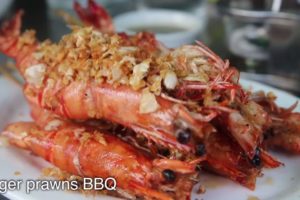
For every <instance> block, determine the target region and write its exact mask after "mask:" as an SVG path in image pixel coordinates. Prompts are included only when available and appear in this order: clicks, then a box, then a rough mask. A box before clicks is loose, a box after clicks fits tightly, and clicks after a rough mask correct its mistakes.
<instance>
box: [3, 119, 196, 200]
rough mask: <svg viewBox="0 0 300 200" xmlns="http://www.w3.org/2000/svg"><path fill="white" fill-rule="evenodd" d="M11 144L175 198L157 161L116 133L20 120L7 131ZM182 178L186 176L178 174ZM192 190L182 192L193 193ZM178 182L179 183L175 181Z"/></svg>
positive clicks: (129, 187) (141, 191)
mask: <svg viewBox="0 0 300 200" xmlns="http://www.w3.org/2000/svg"><path fill="white" fill-rule="evenodd" d="M3 135H4V136H6V137H7V138H8V139H9V141H10V143H11V144H14V145H16V146H18V147H21V148H23V149H27V150H30V151H32V152H33V153H35V154H36V155H38V156H40V157H42V158H44V159H45V160H47V161H49V162H50V163H52V164H54V165H55V166H57V167H58V168H60V169H62V170H64V171H67V172H69V173H71V174H75V175H78V176H82V177H101V178H108V177H113V178H115V179H116V181H117V184H118V185H117V187H119V188H121V189H123V190H126V191H129V193H130V192H133V194H134V195H137V196H139V195H140V196H146V197H147V198H149V199H151V198H154V199H172V198H171V196H169V195H168V194H166V193H164V192H159V189H160V188H159V186H160V185H162V184H164V183H165V182H164V179H163V177H162V175H161V172H160V170H159V168H156V167H155V165H154V164H153V161H152V160H151V159H150V158H149V157H147V156H146V155H144V154H143V153H141V152H139V151H137V150H136V149H134V148H133V147H131V146H130V145H128V144H126V143H124V142H122V141H121V140H119V139H118V138H115V137H114V136H110V135H108V134H103V133H101V132H99V131H94V130H92V129H88V128H86V127H85V128H84V127H80V126H76V125H73V124H68V123H64V124H62V125H61V126H60V127H57V128H55V130H49V131H45V130H43V129H41V128H39V127H37V126H36V125H35V124H34V123H29V122H28V123H26V122H19V123H15V124H12V125H9V126H8V127H7V128H6V130H5V131H4V132H3ZM177 181H178V182H179V183H178V184H182V183H181V182H180V181H182V179H180V178H178V180H177ZM186 184H188V185H190V188H189V191H185V192H181V193H180V194H181V195H183V196H181V197H182V198H186V196H184V195H189V193H190V189H191V187H192V184H191V182H189V181H186ZM175 185H176V184H175Z"/></svg>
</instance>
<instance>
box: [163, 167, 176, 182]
mask: <svg viewBox="0 0 300 200" xmlns="http://www.w3.org/2000/svg"><path fill="white" fill-rule="evenodd" d="M162 174H163V176H164V178H165V180H166V181H168V182H173V181H175V179H176V175H175V173H174V172H173V171H172V170H170V169H165V170H164V171H163V172H162Z"/></svg>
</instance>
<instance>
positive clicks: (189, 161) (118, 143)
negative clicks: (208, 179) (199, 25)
mask: <svg viewBox="0 0 300 200" xmlns="http://www.w3.org/2000/svg"><path fill="white" fill-rule="evenodd" d="M74 9H75V11H76V12H77V14H78V16H79V20H72V23H71V22H70V23H69V26H70V28H71V31H70V33H68V34H66V35H64V36H63V37H62V38H61V40H60V41H59V42H57V43H53V42H51V41H49V40H46V41H43V42H40V41H38V40H37V39H36V37H35V32H34V31H33V30H26V31H25V32H23V33H22V32H21V24H22V23H21V17H22V14H23V12H22V11H19V12H17V13H16V14H15V16H14V17H13V18H12V19H11V20H8V21H7V22H5V23H4V24H3V25H2V28H1V31H0V52H2V53H3V54H5V55H6V56H8V57H10V58H12V59H14V60H15V63H16V67H17V69H18V72H19V73H20V74H21V76H22V77H23V78H24V81H25V83H24V86H23V93H24V96H25V97H26V99H27V102H28V105H29V107H30V109H31V117H32V119H33V122H15V123H12V124H10V125H8V126H7V127H6V128H5V130H3V131H2V134H1V136H3V137H5V138H7V139H8V141H9V143H10V144H11V145H13V146H16V147H19V148H22V149H25V150H28V151H30V152H32V153H34V154H35V155H37V156H39V157H41V158H43V159H45V160H47V161H48V162H50V163H51V164H53V165H54V166H56V167H57V168H59V169H60V170H62V171H63V172H66V173H68V174H70V175H72V176H76V177H79V179H80V178H84V177H90V178H96V177H102V178H106V177H114V178H115V179H116V180H117V182H118V187H117V189H116V190H115V191H107V193H106V194H107V195H112V196H116V197H122V198H125V199H157V200H167V199H190V194H191V190H192V188H193V186H194V185H195V184H197V183H198V182H199V177H201V174H202V172H203V171H208V172H211V173H215V174H218V175H221V176H224V177H227V178H228V179H231V180H232V181H234V182H237V183H239V184H241V185H243V186H244V187H246V188H249V189H250V190H254V189H255V183H256V179H257V178H259V177H260V176H262V171H263V169H264V168H277V167H280V166H282V165H283V164H284V163H282V162H280V161H279V160H277V159H276V158H275V157H273V156H272V155H271V154H270V153H269V150H270V149H276V150H281V151H284V152H288V153H291V154H300V137H299V134H300V113H297V112H294V111H293V110H294V109H295V108H296V106H297V102H296V103H295V104H293V105H291V106H290V107H288V108H282V107H279V106H278V105H277V104H276V102H275V100H276V96H275V94H274V93H272V92H268V93H267V92H263V91H249V90H246V89H244V88H243V87H242V86H241V85H240V83H239V71H238V70H237V69H236V68H235V67H233V66H231V65H230V63H229V61H228V60H223V59H221V58H220V57H219V56H218V55H216V54H215V53H214V52H213V51H211V50H210V49H209V48H208V47H206V46H205V45H204V44H203V43H201V42H199V41H198V42H196V44H195V45H184V46H181V47H178V48H172V49H170V48H167V47H165V46H164V45H163V44H162V43H161V42H159V41H158V40H156V38H155V35H154V34H152V33H149V32H140V33H137V34H134V35H128V34H126V33H117V32H115V29H114V26H113V23H112V19H111V17H110V16H109V14H108V12H107V11H106V10H105V9H104V8H102V7H101V6H100V5H98V4H96V3H95V2H94V1H93V0H89V1H88V7H86V8H84V7H82V6H81V5H80V4H79V3H77V2H75V3H74ZM68 178H69V177H66V179H68ZM199 190H200V192H203V191H204V189H203V188H200V189H199Z"/></svg>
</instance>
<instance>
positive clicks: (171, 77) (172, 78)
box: [164, 71, 178, 90]
mask: <svg viewBox="0 0 300 200" xmlns="http://www.w3.org/2000/svg"><path fill="white" fill-rule="evenodd" d="M177 82H178V80H177V76H176V74H175V72H173V71H168V72H167V74H166V76H165V79H164V85H165V86H166V88H167V89H170V90H173V89H175V87H176V85H177Z"/></svg>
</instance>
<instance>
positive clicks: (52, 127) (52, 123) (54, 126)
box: [45, 119, 62, 131]
mask: <svg viewBox="0 0 300 200" xmlns="http://www.w3.org/2000/svg"><path fill="white" fill-rule="evenodd" d="M61 124H62V122H61V121H60V120H58V119H55V120H52V121H50V122H49V123H48V124H47V125H46V126H45V131H53V130H56V129H57V128H58V127H59V126H60V125H61Z"/></svg>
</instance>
